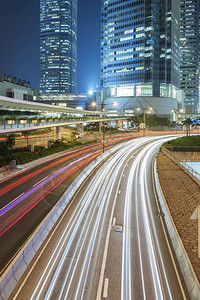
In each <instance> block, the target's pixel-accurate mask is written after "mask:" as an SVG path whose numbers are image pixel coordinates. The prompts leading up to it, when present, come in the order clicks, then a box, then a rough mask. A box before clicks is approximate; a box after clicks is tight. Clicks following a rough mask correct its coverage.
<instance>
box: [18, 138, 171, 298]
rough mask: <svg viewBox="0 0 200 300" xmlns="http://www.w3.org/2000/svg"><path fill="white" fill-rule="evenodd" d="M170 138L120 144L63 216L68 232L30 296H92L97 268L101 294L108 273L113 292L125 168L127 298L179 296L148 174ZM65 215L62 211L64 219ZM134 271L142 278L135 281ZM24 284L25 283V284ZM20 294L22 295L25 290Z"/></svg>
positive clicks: (124, 276)
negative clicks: (113, 248)
mask: <svg viewBox="0 0 200 300" xmlns="http://www.w3.org/2000/svg"><path fill="white" fill-rule="evenodd" d="M170 139H171V138H170ZM166 140H167V138H163V139H161V138H160V137H158V136H157V137H148V138H146V137H145V138H141V139H138V140H133V141H131V142H126V143H124V144H123V145H121V147H118V151H117V152H115V153H114V154H113V156H112V157H111V158H109V159H108V160H107V162H106V163H105V164H104V165H102V167H101V168H100V169H99V171H97V172H96V173H95V176H94V177H93V178H92V179H91V182H90V183H89V185H88V187H87V188H85V191H84V193H83V195H81V196H80V199H79V201H78V203H77V205H76V206H75V207H74V210H73V211H72V214H69V215H67V218H66V220H65V222H63V230H62V233H61V235H59V237H58V242H57V243H56V244H55V247H54V249H53V251H52V253H51V255H50V256H49V257H48V261H47V264H46V266H45V268H44V270H42V273H41V274H40V277H39V279H38V282H37V283H36V285H35V286H34V287H33V292H32V294H31V296H30V297H29V299H30V300H40V299H45V300H49V299H57V300H74V299H80V300H82V299H86V298H87V296H86V292H88V288H89V287H90V288H92V282H93V281H92V282H88V280H94V278H91V275H92V274H95V275H96V276H97V275H98V274H99V284H98V283H97V287H96V291H98V293H97V292H96V293H95V294H96V295H97V297H96V299H97V300H100V299H102V287H103V282H105V280H103V279H106V280H107V281H106V282H108V280H109V286H107V287H106V294H108V295H109V297H110V291H109V287H110V278H109V277H107V274H106V276H105V277H104V275H105V274H104V273H105V265H106V258H107V255H106V252H105V250H106V251H108V250H107V249H108V247H109V234H108V233H109V231H110V226H111V222H112V220H113V211H114V208H115V202H116V199H117V195H120V196H121V194H120V193H119V192H118V189H117V190H116V186H117V187H119V186H120V183H121V181H125V179H124V176H123V175H124V174H123V173H125V172H127V174H128V180H126V182H125V187H126V193H125V199H124V201H125V203H124V205H125V206H124V214H123V215H124V218H123V219H124V224H123V239H122V240H123V244H122V267H121V274H119V276H121V300H138V299H142V300H149V299H154V300H165V299H169V300H173V293H172V290H171V282H170V280H169V275H170V274H168V272H166V267H167V266H166V262H164V260H163V250H162V249H161V245H160V241H159V238H158V234H157V227H156V224H155V222H154V218H155V216H154V214H155V212H153V211H152V206H151V195H150V191H149V182H150V181H151V180H150V181H149V177H148V167H149V164H150V162H151V161H152V158H153V157H154V155H155V153H156V151H157V150H158V148H159V147H160V145H161V144H162V143H163V141H166ZM133 154H134V157H133ZM132 160H133V162H132ZM126 166H128V167H126ZM126 170H128V171H126ZM121 188H122V187H120V190H121ZM113 194H114V195H115V196H114V197H113ZM67 212H68V210H67V211H66V213H67ZM64 218H65V216H64V215H62V219H64ZM133 222H134V224H136V228H135V227H134V226H133ZM133 227H134V229H135V230H134V232H133V231H132V228H133ZM105 231H106V234H105V235H106V238H107V241H106V246H105V250H104V252H105V255H104V253H102V254H101V253H100V248H101V244H102V243H103V241H102V237H103V236H104V232H105ZM133 246H134V247H135V248H137V249H138V251H137V252H136V254H135V253H134V255H137V256H136V257H134V255H133V249H132V248H133ZM95 256H96V257H98V256H100V258H99V260H101V259H102V258H103V260H104V262H103V263H102V266H101V268H99V265H98V259H97V258H96V259H94V257H95ZM135 264H138V265H139V272H138V274H134V272H135ZM97 269H99V271H96V273H93V272H92V270H97ZM91 272H92V273H91ZM94 272H95V271H94ZM134 277H135V280H136V282H134V285H133V280H134ZM26 280H28V279H25V281H24V282H23V286H24V284H25V283H26ZM140 283H141V286H140ZM23 286H21V287H20V289H21V290H23ZM135 286H137V289H138V290H139V289H140V295H141V296H140V298H136V296H135V295H136V291H135V289H134V287H135ZM86 290H87V291H86ZM17 295H18V297H19V299H20V292H19V293H18V294H17ZM87 295H89V294H87ZM85 297H86V298H85ZM88 297H89V296H88ZM14 299H15V298H14ZM87 299H89V298H87Z"/></svg>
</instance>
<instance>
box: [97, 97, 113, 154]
mask: <svg viewBox="0 0 200 300" xmlns="http://www.w3.org/2000/svg"><path fill="white" fill-rule="evenodd" d="M111 104H112V105H113V106H117V105H118V103H117V102H113V103H107V104H105V103H103V102H102V103H101V111H102V112H103V140H102V142H103V153H104V151H105V106H106V105H111ZM91 105H92V106H93V107H96V106H97V103H96V102H92V103H91Z"/></svg>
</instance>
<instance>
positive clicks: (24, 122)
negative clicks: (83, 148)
mask: <svg viewBox="0 0 200 300" xmlns="http://www.w3.org/2000/svg"><path fill="white" fill-rule="evenodd" d="M0 110H1V111H5V113H6V111H9V114H8V115H10V113H11V112H15V111H21V112H23V113H24V112H33V114H35V113H38V114H40V116H38V117H34V118H26V117H25V116H24V117H21V118H17V117H15V118H14V117H12V116H10V118H9V117H7V118H6V119H5V118H1V120H0V134H8V133H16V132H23V131H30V130H37V129H44V128H51V127H56V128H57V132H58V135H59V130H60V128H61V127H62V126H66V125H80V124H83V123H100V125H101V123H103V122H122V121H127V119H128V117H129V116H130V115H129V114H127V113H126V114H125V113H119V112H105V111H88V110H80V109H73V108H70V107H62V106H56V105H49V104H44V103H39V102H35V101H25V100H18V99H14V98H8V97H4V96H0ZM51 114H54V115H55V114H57V115H62V117H61V118H58V117H57V118H56V117H55V118H54V119H53V118H52V117H51ZM42 115H43V117H42ZM45 115H46V116H48V117H45ZM100 128H101V126H100Z"/></svg>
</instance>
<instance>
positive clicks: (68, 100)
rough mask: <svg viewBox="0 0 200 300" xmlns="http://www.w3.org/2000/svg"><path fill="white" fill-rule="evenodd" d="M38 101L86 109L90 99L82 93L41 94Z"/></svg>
mask: <svg viewBox="0 0 200 300" xmlns="http://www.w3.org/2000/svg"><path fill="white" fill-rule="evenodd" d="M40 102H43V103H45V104H52V105H58V106H63V107H70V108H75V109H87V107H88V103H89V102H90V99H89V97H88V96H87V95H84V94H42V95H41V96H40Z"/></svg>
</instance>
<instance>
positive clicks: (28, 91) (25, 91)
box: [0, 81, 39, 100]
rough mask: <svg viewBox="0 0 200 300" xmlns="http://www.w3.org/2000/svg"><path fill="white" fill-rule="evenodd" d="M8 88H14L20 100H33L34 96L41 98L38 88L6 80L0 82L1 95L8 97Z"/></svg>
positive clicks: (16, 96) (15, 94)
mask: <svg viewBox="0 0 200 300" xmlns="http://www.w3.org/2000/svg"><path fill="white" fill-rule="evenodd" d="M7 90H10V91H11V90H12V91H13V92H14V98H16V99H19V100H33V96H36V99H35V100H38V99H39V96H38V95H37V92H38V90H37V89H32V88H30V87H25V86H21V85H19V84H14V83H11V82H6V81H3V82H0V95H1V96H5V97H6V91H7ZM24 95H27V96H26V99H24Z"/></svg>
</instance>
